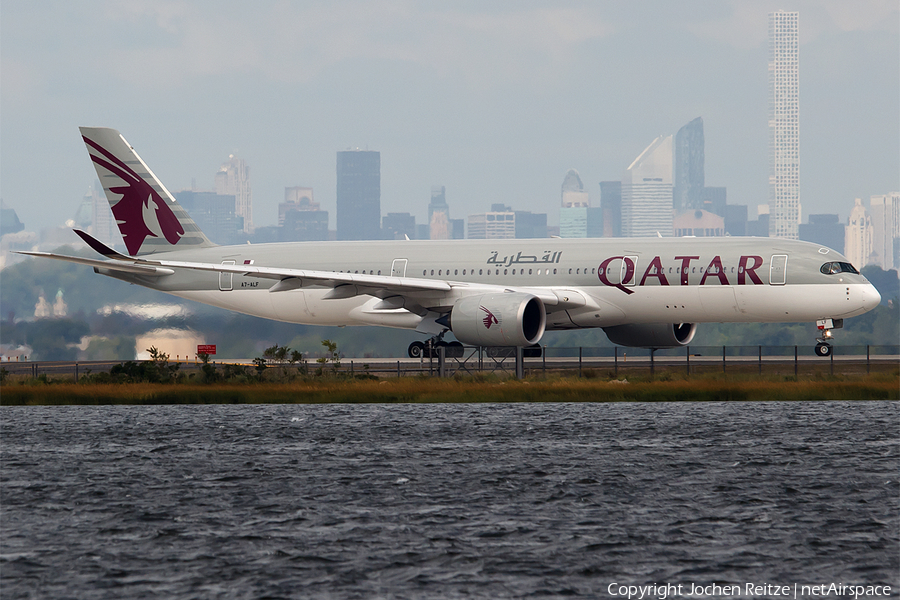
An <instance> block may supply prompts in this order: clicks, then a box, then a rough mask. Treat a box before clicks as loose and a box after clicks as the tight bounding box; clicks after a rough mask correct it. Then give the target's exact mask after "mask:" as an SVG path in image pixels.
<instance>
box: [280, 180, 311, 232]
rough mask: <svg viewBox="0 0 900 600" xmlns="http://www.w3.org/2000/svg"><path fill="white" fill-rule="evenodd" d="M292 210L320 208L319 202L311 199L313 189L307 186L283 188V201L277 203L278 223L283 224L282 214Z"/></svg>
mask: <svg viewBox="0 0 900 600" xmlns="http://www.w3.org/2000/svg"><path fill="white" fill-rule="evenodd" d="M292 210H320V206H319V203H318V202H316V201H314V200H313V190H312V188H308V187H301V186H295V187H286V188H284V202H282V203H280V204H279V205H278V225H279V226H282V225H284V216H285V215H286V214H287V213H288V212H289V211H292Z"/></svg>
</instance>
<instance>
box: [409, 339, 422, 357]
mask: <svg viewBox="0 0 900 600" xmlns="http://www.w3.org/2000/svg"><path fill="white" fill-rule="evenodd" d="M407 354H409V357H410V358H422V356H423V355H424V354H425V344H423V343H422V342H413V343H412V344H410V345H409V350H407Z"/></svg>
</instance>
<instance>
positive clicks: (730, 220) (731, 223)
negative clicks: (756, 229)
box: [725, 204, 747, 236]
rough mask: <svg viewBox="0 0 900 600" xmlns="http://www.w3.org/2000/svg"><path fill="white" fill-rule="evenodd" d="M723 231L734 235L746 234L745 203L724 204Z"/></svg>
mask: <svg viewBox="0 0 900 600" xmlns="http://www.w3.org/2000/svg"><path fill="white" fill-rule="evenodd" d="M725 233H726V234H728V235H734V236H743V235H747V205H746V204H726V205H725Z"/></svg>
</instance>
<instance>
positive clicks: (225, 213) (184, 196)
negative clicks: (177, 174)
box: [175, 190, 244, 244]
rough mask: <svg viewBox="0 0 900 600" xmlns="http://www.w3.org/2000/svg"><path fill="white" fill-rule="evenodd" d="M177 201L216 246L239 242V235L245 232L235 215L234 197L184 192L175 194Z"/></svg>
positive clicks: (212, 193)
mask: <svg viewBox="0 0 900 600" xmlns="http://www.w3.org/2000/svg"><path fill="white" fill-rule="evenodd" d="M175 199H176V200H177V201H178V204H180V205H181V207H182V208H183V209H184V210H186V211H187V212H188V214H190V215H191V218H192V219H193V220H194V222H195V223H196V224H197V227H199V228H200V230H201V231H202V232H203V233H205V234H206V237H208V238H209V239H210V241H212V242H214V243H216V244H234V243H237V242H238V233H239V232H242V231H244V227H243V222H242V221H241V218H240V217H239V216H237V215H236V214H235V211H234V208H235V205H236V201H235V198H234V196H233V195H231V194H216V193H214V192H197V191H194V190H182V191H180V192H175Z"/></svg>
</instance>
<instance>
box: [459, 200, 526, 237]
mask: <svg viewBox="0 0 900 600" xmlns="http://www.w3.org/2000/svg"><path fill="white" fill-rule="evenodd" d="M468 230H469V239H470V240H511V239H515V237H516V213H514V212H513V211H512V209H510V208H509V207H508V206H504V205H503V204H493V205H491V211H490V212H487V213H481V214H476V215H469V225H468Z"/></svg>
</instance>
